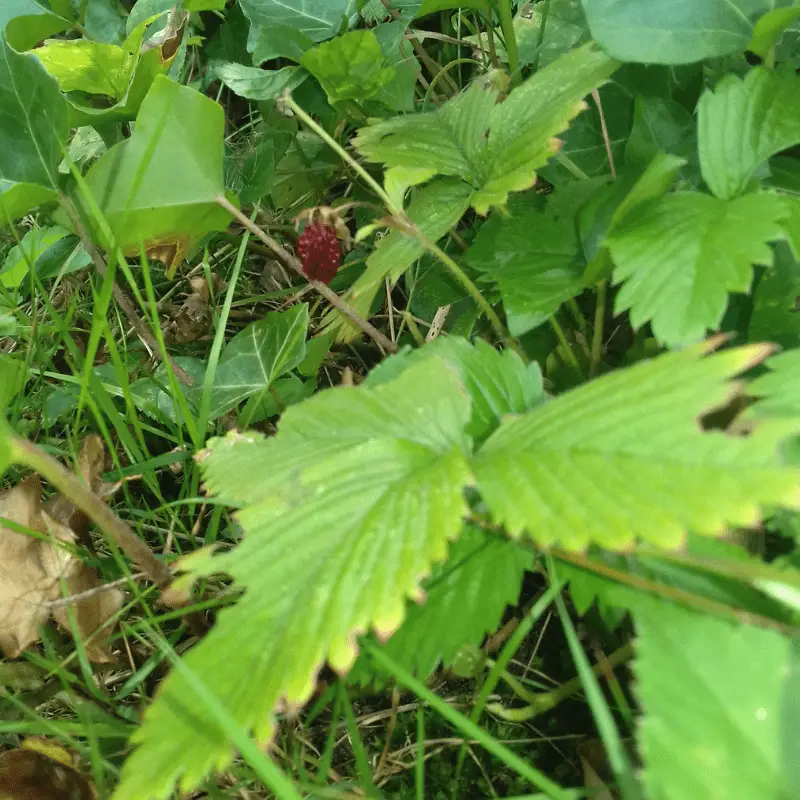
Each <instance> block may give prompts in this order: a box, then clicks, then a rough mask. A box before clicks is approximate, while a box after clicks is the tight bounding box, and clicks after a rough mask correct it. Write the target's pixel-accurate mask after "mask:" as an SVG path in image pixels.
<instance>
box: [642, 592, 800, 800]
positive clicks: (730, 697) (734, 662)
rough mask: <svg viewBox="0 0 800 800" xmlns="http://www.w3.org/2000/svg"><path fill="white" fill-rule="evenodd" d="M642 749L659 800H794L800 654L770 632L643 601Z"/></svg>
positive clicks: (799, 747) (799, 746)
mask: <svg viewBox="0 0 800 800" xmlns="http://www.w3.org/2000/svg"><path fill="white" fill-rule="evenodd" d="M634 618H635V622H636V630H637V633H638V640H637V657H636V663H635V667H634V671H635V673H636V677H637V694H638V696H639V699H640V702H641V704H642V707H643V709H644V715H643V718H642V720H641V722H640V723H639V730H638V737H637V738H638V740H639V746H640V750H641V752H642V754H643V757H644V761H645V769H644V782H645V785H646V787H647V788H648V794H649V796H650V797H652V798H653V800H686V798H688V797H698V798H699V797H704V798H712V797H713V798H725V800H751V799H752V798H755V797H765V798H766V797H775V798H778V797H785V798H789V797H796V796H797V795H798V793H799V792H800V773H798V769H797V763H798V761H797V753H798V752H799V751H800V731H799V730H798V728H797V690H796V687H797V680H798V674H800V660H799V659H798V656H799V653H798V648H797V647H796V645H795V643H794V642H793V640H792V639H791V638H789V637H785V636H781V635H780V634H779V633H776V632H775V631H770V630H762V629H759V628H753V627H748V626H746V625H741V624H731V623H729V622H724V621H722V620H719V619H715V618H714V617H711V616H705V615H701V614H698V613H695V612H692V611H689V610H687V609H685V608H682V607H681V606H677V605H672V604H669V603H664V602H660V601H657V600H655V599H646V598H642V600H641V601H640V602H638V603H637V606H636V608H635V611H634Z"/></svg>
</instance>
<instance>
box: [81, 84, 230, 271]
mask: <svg viewBox="0 0 800 800" xmlns="http://www.w3.org/2000/svg"><path fill="white" fill-rule="evenodd" d="M224 125H225V119H224V114H223V111H222V108H221V107H220V106H219V105H218V104H217V103H215V102H214V101H213V100H210V99H209V98H207V97H205V96H204V95H202V94H200V92H197V91H195V90H194V89H190V88H188V87H185V86H180V85H179V84H177V83H175V82H174V81H171V80H169V78H166V77H164V76H159V77H158V78H156V80H155V83H154V84H153V87H152V89H151V90H150V92H149V93H148V95H147V98H146V99H145V101H144V103H143V104H142V108H141V110H140V111H139V115H138V116H137V118H136V127H135V129H134V132H133V135H132V136H131V138H130V139H126V140H125V141H123V142H121V143H120V144H117V145H115V146H114V147H112V148H111V149H110V150H109V151H108V152H107V153H105V154H104V155H103V156H101V157H100V158H99V159H98V160H97V162H96V163H95V164H94V165H93V166H92V167H91V169H90V170H89V171H88V173H87V174H86V183H87V185H88V187H89V189H90V190H91V191H92V193H93V194H94V197H95V200H96V201H97V202H98V203H99V205H100V209H101V210H102V212H103V214H104V216H105V218H106V220H107V221H108V224H109V226H110V228H111V231H112V233H113V235H114V237H115V243H116V244H117V245H118V246H120V247H121V248H122V249H123V252H124V253H125V254H126V255H131V256H138V255H139V248H140V245H144V248H145V251H146V252H147V253H148V254H150V257H153V256H155V257H159V258H161V259H163V260H164V261H165V263H166V265H167V269H168V270H174V269H175V268H176V267H177V265H178V264H179V263H180V262H181V261H182V260H183V259H184V258H185V257H186V255H187V254H188V252H189V250H190V249H191V247H192V246H193V245H194V244H195V243H196V242H197V241H199V239H200V238H201V237H202V236H204V235H206V234H207V233H209V232H211V231H217V230H223V229H224V228H225V227H227V225H228V222H229V220H230V216H229V214H228V213H227V212H225V211H223V210H222V209H221V208H220V206H219V205H218V204H217V202H216V198H217V197H219V196H220V195H224V193H225V185H224V181H223V173H222V152H223V131H224ZM176 175H179V176H180V180H179V181H178V180H175V179H174V176H176ZM73 196H74V199H75V202H76V203H77V204H79V205H81V206H82V205H84V201H83V199H82V197H81V196H80V194H79V193H77V192H76V193H74V195H73ZM85 216H86V219H87V222H88V223H89V224H90V226H91V230H92V233H93V236H94V237H95V239H96V241H99V242H101V243H102V245H103V246H104V247H108V246H109V244H110V243H109V242H108V240H107V237H106V236H105V235H104V233H103V231H102V230H100V229H99V227H98V226H97V223H96V220H94V217H93V216H92V215H90V214H89V213H88V212H87V213H86V215H85Z"/></svg>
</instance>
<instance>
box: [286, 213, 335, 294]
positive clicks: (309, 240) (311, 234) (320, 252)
mask: <svg viewBox="0 0 800 800" xmlns="http://www.w3.org/2000/svg"><path fill="white" fill-rule="evenodd" d="M297 255H298V256H299V257H300V261H301V262H302V264H303V272H304V273H305V274H306V277H307V278H309V280H317V281H322V283H330V282H331V281H332V280H333V276H334V275H335V274H336V271H337V270H338V269H339V265H340V264H341V263H342V248H341V245H340V244H339V240H338V239H337V238H336V234H335V233H334V231H333V228H331V227H329V226H328V225H323V224H322V223H319V222H315V223H313V224H311V225H307V226H306V229H305V230H304V231H303V232H302V233H301V234H300V236H299V237H298V239H297Z"/></svg>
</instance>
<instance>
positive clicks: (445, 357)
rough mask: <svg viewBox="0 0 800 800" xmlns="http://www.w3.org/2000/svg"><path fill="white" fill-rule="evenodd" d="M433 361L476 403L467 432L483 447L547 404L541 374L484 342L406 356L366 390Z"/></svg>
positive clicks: (430, 347) (387, 365)
mask: <svg viewBox="0 0 800 800" xmlns="http://www.w3.org/2000/svg"><path fill="white" fill-rule="evenodd" d="M431 358H435V359H436V360H437V361H439V360H441V361H444V362H445V363H447V364H448V365H450V366H452V367H453V368H454V369H455V370H456V371H457V373H458V376H459V378H460V379H461V383H462V385H463V386H464V388H465V389H466V391H467V393H468V394H469V397H470V400H471V401H472V419H471V420H470V423H469V425H468V426H467V428H466V432H467V433H468V434H469V435H470V436H471V437H472V438H473V440H474V441H476V442H480V441H483V440H484V439H485V438H486V437H487V436H488V435H489V434H490V433H492V431H494V429H495V428H496V427H497V426H498V425H499V424H500V420H501V419H502V418H503V417H504V416H506V415H508V414H522V413H524V412H526V411H530V410H531V409H532V408H534V407H536V406H538V405H539V404H540V403H543V402H544V399H545V395H544V385H543V380H542V372H541V370H540V369H539V365H538V364H536V363H532V364H528V365H526V364H525V363H524V362H523V361H522V359H521V358H520V357H519V355H517V353H515V352H514V351H513V350H504V351H503V352H502V353H501V352H499V351H497V350H495V349H494V348H493V347H492V346H491V345H489V344H487V343H486V342H484V341H483V340H481V339H478V340H476V341H475V343H474V344H470V342H468V341H467V340H466V339H462V338H460V337H458V336H440V337H439V338H438V339H435V340H434V341H432V342H429V343H428V344H426V345H425V347H420V348H416V349H414V350H411V349H408V350H403V351H401V352H399V353H397V354H395V355H393V356H390V357H389V358H387V359H385V360H384V361H382V362H381V363H380V364H379V365H378V366H377V367H375V368H374V369H373V370H372V371H371V372H370V373H369V375H368V376H367V379H366V381H365V384H366V385H368V386H378V385H380V384H382V383H385V382H386V381H389V380H392V379H394V378H396V377H397V376H398V375H400V374H401V373H402V372H405V370H407V369H409V368H411V367H413V366H414V365H416V364H418V363H420V362H421V361H426V360H428V359H431Z"/></svg>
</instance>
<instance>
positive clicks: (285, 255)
mask: <svg viewBox="0 0 800 800" xmlns="http://www.w3.org/2000/svg"><path fill="white" fill-rule="evenodd" d="M217 203H219V205H220V206H222V208H224V209H225V210H226V211H227V212H228V213H229V214H231V215H232V216H233V217H234V218H235V219H236V221H237V222H239V223H240V224H241V225H243V226H244V227H245V228H247V230H249V231H250V233H252V234H253V236H257V237H258V238H259V239H260V240H261V241H262V242H263V243H264V244H265V245H266V246H267V247H269V249H270V250H271V251H272V252H273V253H275V255H276V256H277V257H278V258H279V259H280V260H281V261H282V262H283V263H284V264H285V265H286V266H287V267H289V269H291V270H292V271H293V272H296V273H297V274H298V275H299V276H300V277H301V278H303V280H306V281H308V284H309V286H311V287H312V288H313V289H314V290H315V291H316V292H318V293H319V294H321V295H322V296H323V297H324V298H325V299H326V300H327V301H328V302H329V303H330V304H331V305H332V306H333V307H334V308H335V309H336V310H337V311H340V312H341V313H342V314H343V315H344V316H345V317H347V319H349V320H350V322H352V323H353V325H355V326H356V327H358V328H360V329H361V330H362V331H364V333H366V334H367V336H369V337H370V338H371V339H372V340H373V341H374V342H375V343H376V344H377V345H378V346H379V347H381V348H383V349H384V350H386V351H387V352H389V353H396V352H397V345H396V344H395V343H394V342H393V341H392V340H391V339H389V338H387V337H386V336H384V334H382V333H381V332H380V331H379V330H378V329H377V328H376V327H375V326H374V325H372V324H371V323H370V322H368V321H367V320H365V319H364V318H363V317H361V316H359V314H358V312H357V311H355V310H354V309H353V308H351V307H350V306H349V305H347V303H345V301H344V300H342V298H341V297H339V295H338V294H336V292H334V291H333V289H331V288H330V287H329V286H328V285H327V284H325V283H322V281H315V280H311V279H309V277H308V276H307V275H306V274H305V273H304V272H303V265H302V264H301V263H300V259H298V258H296V257H295V256H293V255H292V254H291V253H290V252H289V251H288V250H286V248H284V247H281V245H280V244H278V242H276V241H275V240H274V239H273V238H272V237H271V236H268V235H267V234H266V233H264V231H263V230H262V229H261V228H260V227H259V226H258V225H256V224H255V222H251V221H250V220H249V219H248V218H247V217H246V216H245V215H244V214H242V212H241V211H239V209H238V208H236V206H234V205H233V204H232V203H231V202H230V201H229V200H228V199H227V198H226V197H223V196H222V195H220V196H219V197H217Z"/></svg>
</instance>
